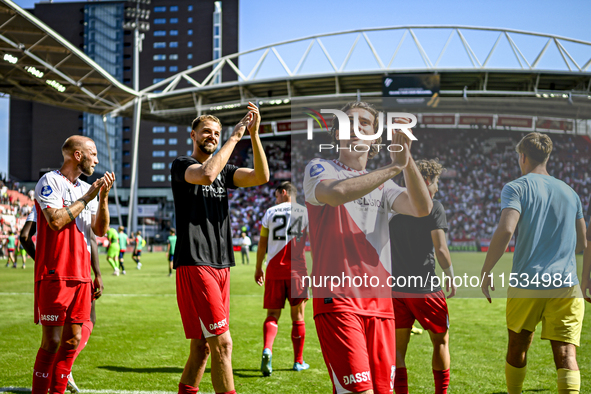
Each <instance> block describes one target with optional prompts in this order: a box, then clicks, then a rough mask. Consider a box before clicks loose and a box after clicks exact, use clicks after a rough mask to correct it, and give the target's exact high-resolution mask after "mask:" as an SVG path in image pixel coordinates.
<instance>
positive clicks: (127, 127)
mask: <svg viewBox="0 0 591 394" xmlns="http://www.w3.org/2000/svg"><path fill="white" fill-rule="evenodd" d="M123 131H125V132H128V131H131V127H129V126H125V127H124V128H123Z"/></svg>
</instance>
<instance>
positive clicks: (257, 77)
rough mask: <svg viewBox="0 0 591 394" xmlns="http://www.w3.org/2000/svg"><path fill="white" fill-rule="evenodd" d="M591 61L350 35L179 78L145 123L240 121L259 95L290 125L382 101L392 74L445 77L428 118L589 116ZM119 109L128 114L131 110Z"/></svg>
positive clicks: (462, 41) (556, 42)
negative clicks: (300, 112) (206, 116)
mask: <svg viewBox="0 0 591 394" xmlns="http://www.w3.org/2000/svg"><path fill="white" fill-rule="evenodd" d="M379 35H382V37H379ZM384 43H386V45H384ZM590 65H591V43H590V42H586V41H581V40H576V39H570V38H565V37H560V36H555V35H550V34H540V33H532V32H526V31H519V30H510V29H497V28H481V27H471V26H400V27H389V28H376V29H364V30H354V31H345V32H337V33H331V34H323V35H316V36H310V37H306V38H301V39H297V40H290V41H285V42H281V43H277V44H273V45H268V46H265V47H261V48H256V49H253V50H249V51H245V52H241V53H236V54H232V55H227V56H224V57H223V58H221V59H218V60H214V61H211V62H208V63H205V64H202V65H199V66H196V67H193V68H191V69H189V70H185V71H183V72H180V73H178V74H176V75H174V76H171V77H169V78H167V79H165V80H163V81H161V82H159V83H156V84H154V85H152V86H150V87H148V88H146V89H144V90H142V91H141V94H142V95H143V109H142V118H143V119H151V120H156V121H163V122H164V121H165V122H175V123H178V124H185V125H186V124H190V121H191V120H192V119H193V118H194V117H195V115H196V114H200V113H201V112H208V113H213V114H216V115H218V116H219V117H220V118H221V119H222V121H224V122H234V121H237V120H239V119H240V118H241V117H242V114H243V113H244V109H245V105H246V103H247V102H248V101H249V100H257V99H258V100H259V102H262V104H263V105H262V107H261V111H262V114H263V117H264V119H265V120H278V119H286V118H289V117H290V103H292V102H296V101H302V100H312V99H318V100H322V102H323V103H330V102H335V103H336V102H340V103H342V102H343V101H344V100H351V99H355V98H356V97H362V98H363V99H366V100H368V99H371V98H373V99H375V100H378V99H379V98H381V95H382V82H383V81H382V78H383V76H384V75H388V74H409V73H413V74H414V73H429V74H433V73H437V74H439V75H440V76H441V86H440V89H441V90H440V95H441V100H440V103H439V105H438V106H437V107H436V108H424V109H421V111H423V112H437V113H440V112H458V111H461V112H472V113H493V112H496V113H498V112H499V111H500V112H502V113H506V114H525V113H527V114H529V115H536V114H540V115H545V116H557V117H570V118H578V119H591V99H590V98H591V90H590V89H591V72H590V71H589V67H590ZM221 70H229V71H226V75H227V73H228V72H230V73H231V74H232V75H233V76H234V78H233V80H228V81H224V82H222V83H218V84H215V83H214V82H215V75H216V73H218V72H220V71H221ZM507 98H511V99H510V100H507ZM119 113H120V114H124V115H127V116H130V115H131V113H132V106H131V105H130V104H128V105H127V106H126V107H125V108H124V109H123V110H122V111H119Z"/></svg>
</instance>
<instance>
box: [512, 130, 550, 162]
mask: <svg viewBox="0 0 591 394" xmlns="http://www.w3.org/2000/svg"><path fill="white" fill-rule="evenodd" d="M515 151H517V153H523V154H525V156H526V157H529V159H530V160H532V161H534V162H536V163H545V162H546V161H547V160H548V158H549V157H550V153H552V140H551V139H550V137H548V136H547V135H546V134H542V133H536V132H533V133H529V134H528V135H526V136H525V137H523V138H522V139H521V141H519V143H518V144H517V146H516V147H515Z"/></svg>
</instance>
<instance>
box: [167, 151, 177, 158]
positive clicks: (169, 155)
mask: <svg viewBox="0 0 591 394" xmlns="http://www.w3.org/2000/svg"><path fill="white" fill-rule="evenodd" d="M177 156H178V155H177V153H176V151H175V150H169V151H168V157H177Z"/></svg>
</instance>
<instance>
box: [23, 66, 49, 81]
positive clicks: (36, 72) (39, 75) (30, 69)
mask: <svg viewBox="0 0 591 394" xmlns="http://www.w3.org/2000/svg"><path fill="white" fill-rule="evenodd" d="M25 70H27V72H28V73H29V74H33V75H34V76H36V77H37V78H43V75H45V73H44V72H43V71H40V70H37V69H36V68H35V67H33V66H28V67H25Z"/></svg>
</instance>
